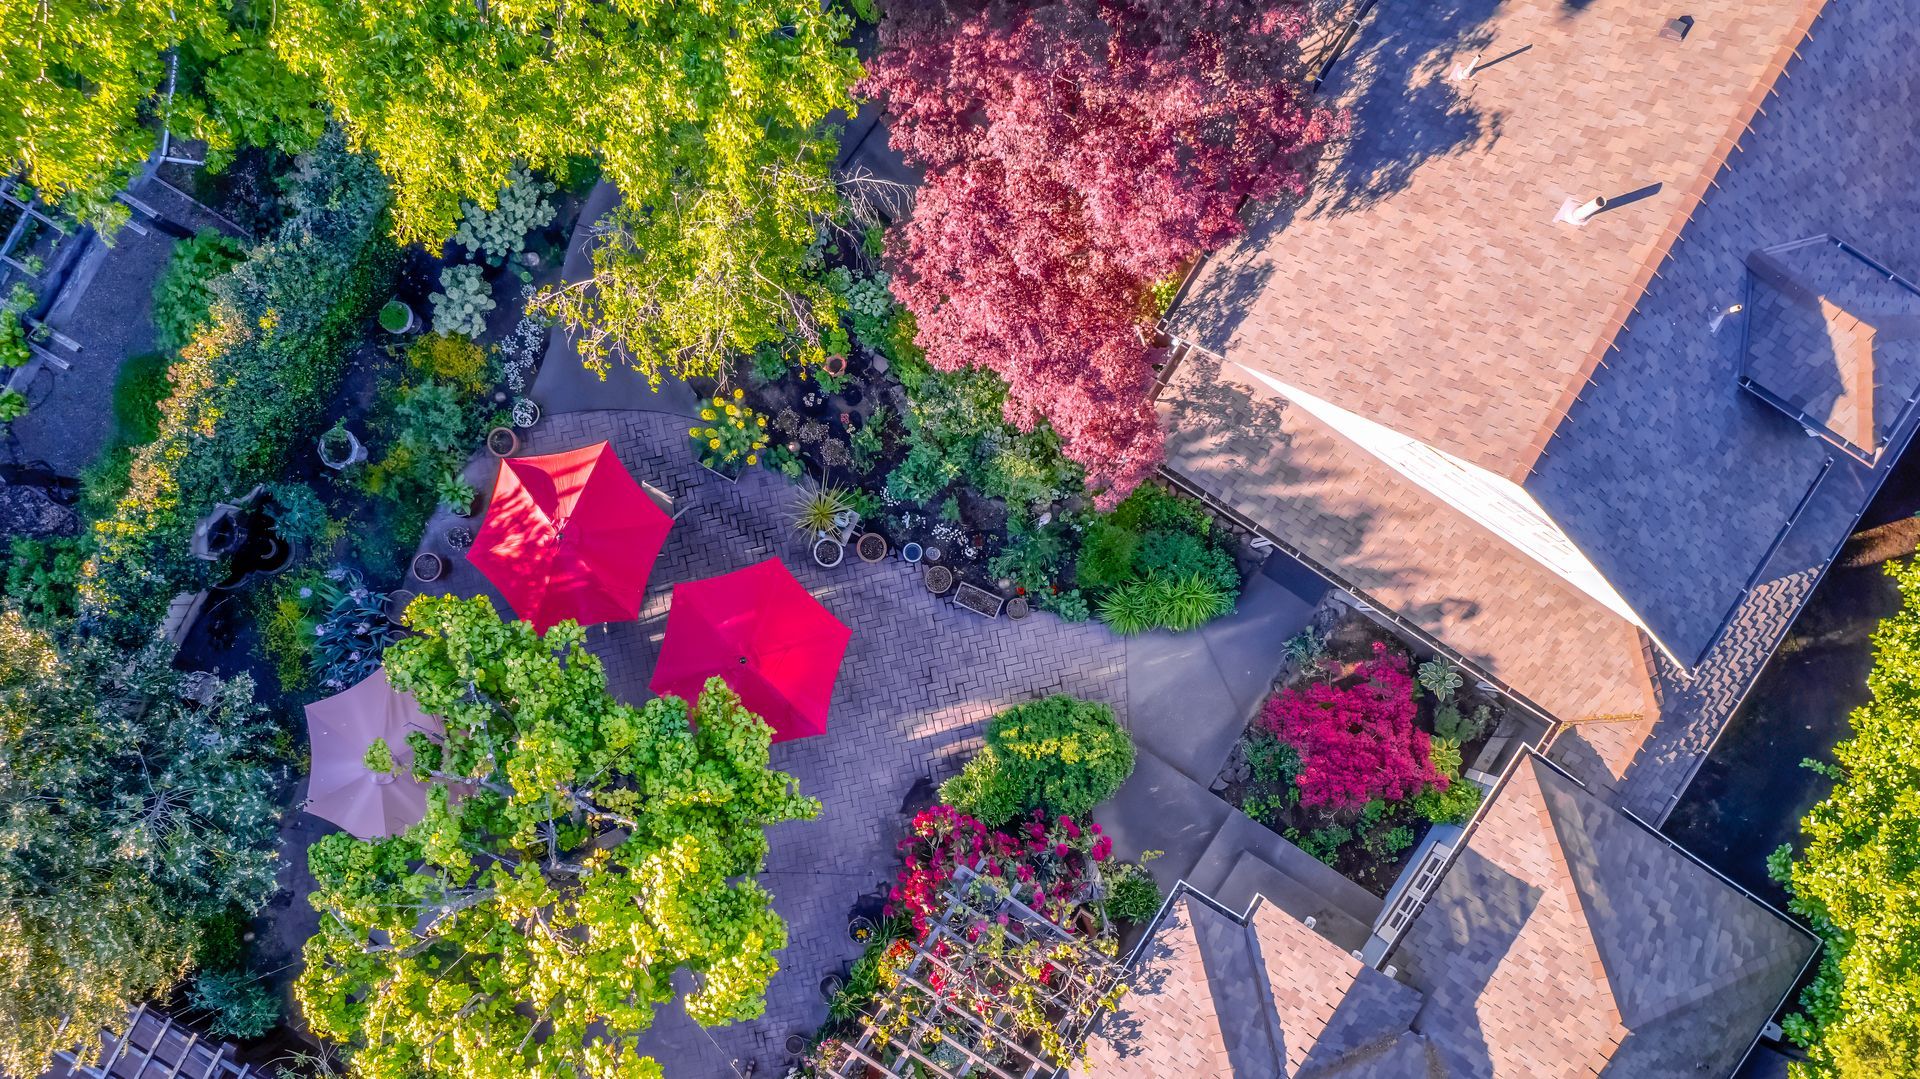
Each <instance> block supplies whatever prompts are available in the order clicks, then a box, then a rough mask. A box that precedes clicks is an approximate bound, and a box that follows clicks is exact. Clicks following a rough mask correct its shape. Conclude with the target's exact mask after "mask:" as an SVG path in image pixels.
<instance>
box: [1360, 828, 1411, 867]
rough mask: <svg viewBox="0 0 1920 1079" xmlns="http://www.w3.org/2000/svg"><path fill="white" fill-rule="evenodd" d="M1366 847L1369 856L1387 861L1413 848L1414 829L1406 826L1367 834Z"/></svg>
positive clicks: (1380, 829)
mask: <svg viewBox="0 0 1920 1079" xmlns="http://www.w3.org/2000/svg"><path fill="white" fill-rule="evenodd" d="M1364 846H1365V847H1366V848H1367V853H1368V854H1371V855H1373V856H1374V857H1375V858H1378V859H1380V860H1382V861H1385V860H1386V859H1388V858H1391V857H1393V856H1394V855H1396V854H1399V853H1400V852H1401V851H1403V850H1406V849H1407V848H1408V847H1411V846H1413V829H1412V828H1409V827H1407V826H1406V825H1404V824H1396V825H1394V826H1393V827H1391V828H1379V829H1375V830H1374V831H1372V832H1369V833H1368V834H1367V838H1366V841H1365V843H1364Z"/></svg>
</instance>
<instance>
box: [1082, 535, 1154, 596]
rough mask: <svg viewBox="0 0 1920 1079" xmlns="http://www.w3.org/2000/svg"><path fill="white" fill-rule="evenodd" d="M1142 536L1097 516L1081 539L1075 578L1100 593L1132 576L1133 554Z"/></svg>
mask: <svg viewBox="0 0 1920 1079" xmlns="http://www.w3.org/2000/svg"><path fill="white" fill-rule="evenodd" d="M1139 545H1140V537H1139V536H1137V535H1135V534H1134V533H1132V532H1129V531H1127V530H1126V529H1124V528H1121V527H1119V526H1117V525H1115V524H1114V523H1113V522H1111V521H1108V520H1101V519H1096V520H1095V521H1094V522H1093V523H1092V524H1089V525H1088V526H1087V531H1086V535H1085V536H1084V537H1082V539H1081V540H1080V558H1079V561H1078V562H1076V563H1075V565H1074V580H1075V582H1076V583H1078V585H1079V586H1080V589H1081V591H1083V592H1088V593H1091V594H1092V595H1095V596H1099V595H1104V594H1105V593H1107V592H1109V591H1111V590H1113V589H1115V588H1118V587H1119V586H1120V585H1123V584H1125V583H1126V582H1128V581H1129V580H1132V579H1133V556H1134V552H1135V551H1136V550H1137V549H1138V548H1139Z"/></svg>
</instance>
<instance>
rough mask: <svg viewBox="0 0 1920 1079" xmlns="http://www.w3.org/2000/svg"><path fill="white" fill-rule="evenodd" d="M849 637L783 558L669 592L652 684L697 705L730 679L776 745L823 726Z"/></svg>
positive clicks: (658, 690)
mask: <svg viewBox="0 0 1920 1079" xmlns="http://www.w3.org/2000/svg"><path fill="white" fill-rule="evenodd" d="M852 635H853V631H852V630H849V629H848V628H847V627H846V626H845V625H843V624H841V622H840V620H839V619H838V618H835V617H834V616H833V615H832V614H831V613H830V612H828V610H827V609H826V608H825V607H822V606H821V605H820V602H819V601H818V600H816V599H814V598H813V596H812V595H810V594H809V593H808V592H807V590H806V588H805V586H803V585H801V583H800V582H799V581H796V580H794V579H793V574H791V573H789V572H787V567H785V566H783V565H781V564H780V561H779V559H775V558H769V559H767V560H766V561H765V562H761V563H758V564H756V565H752V566H748V567H747V568H746V569H740V570H735V571H733V572H732V573H724V574H721V575H720V576H718V577H708V578H706V579H705V580H699V581H687V582H685V583H683V584H677V585H674V586H673V606H672V607H670V608H669V609H668V610H667V633H666V640H665V641H664V642H663V643H662V644H661V646H660V662H659V663H657V664H655V665H654V669H653V681H652V682H651V683H649V685H648V688H650V689H652V690H653V691H654V692H655V693H657V694H660V695H662V696H664V695H666V694H669V693H671V694H673V695H674V696H676V697H684V698H686V699H687V700H690V701H691V700H694V699H695V698H697V697H699V695H700V688H701V687H702V686H704V685H706V682H707V679H709V678H711V677H714V676H715V675H718V676H719V677H721V678H723V679H725V680H726V682H727V684H728V685H729V686H732V687H733V690H734V692H736V693H738V694H740V700H741V703H743V704H745V705H746V706H747V708H748V709H749V710H751V711H753V712H755V713H757V714H758V715H759V716H760V717H761V718H762V719H764V720H766V721H767V725H768V726H770V727H772V728H773V740H774V741H776V742H783V741H786V740H787V739H789V738H805V737H808V736H809V735H815V734H824V733H826V730H827V704H828V702H829V701H830V700H831V699H832V698H833V682H834V679H835V678H836V677H838V675H839V673H840V660H841V658H842V657H844V656H845V655H846V652H847V639H848V638H849V637H851V636H852Z"/></svg>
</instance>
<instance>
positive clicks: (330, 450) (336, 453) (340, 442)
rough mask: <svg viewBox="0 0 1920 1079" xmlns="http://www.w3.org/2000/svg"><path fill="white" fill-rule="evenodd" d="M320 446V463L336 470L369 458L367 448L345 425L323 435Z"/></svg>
mask: <svg viewBox="0 0 1920 1079" xmlns="http://www.w3.org/2000/svg"><path fill="white" fill-rule="evenodd" d="M318 448H319V451H320V463H321V464H323V465H325V466H327V467H328V468H330V469H333V470H334V471H335V472H339V471H342V470H343V469H346V468H348V467H350V466H352V465H357V464H359V463H360V462H362V461H364V460H366V459H367V448H366V447H365V446H363V445H361V444H360V440H359V439H358V438H355V437H354V434H353V432H352V431H349V430H347V429H346V428H344V427H335V428H333V429H331V430H329V431H327V432H326V433H325V434H323V435H321V436H320V442H319V447H318Z"/></svg>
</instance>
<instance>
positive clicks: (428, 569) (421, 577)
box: [413, 551, 447, 584]
mask: <svg viewBox="0 0 1920 1079" xmlns="http://www.w3.org/2000/svg"><path fill="white" fill-rule="evenodd" d="M446 571H447V560H446V559H444V558H441V557H440V556H439V555H437V554H434V553H433V552H432V551H422V552H420V553H419V554H417V555H414V556H413V579H414V580H416V581H419V582H421V583H423V584H431V583H432V582H434V581H437V580H439V579H440V575H441V574H442V573H445V572H446Z"/></svg>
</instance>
